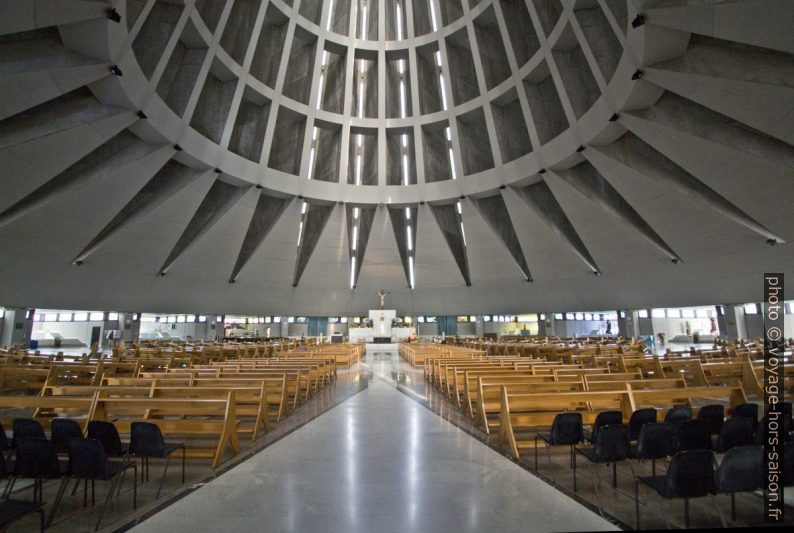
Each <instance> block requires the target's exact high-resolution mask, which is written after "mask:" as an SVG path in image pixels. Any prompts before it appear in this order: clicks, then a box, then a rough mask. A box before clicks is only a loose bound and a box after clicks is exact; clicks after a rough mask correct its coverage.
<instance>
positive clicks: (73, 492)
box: [71, 479, 80, 496]
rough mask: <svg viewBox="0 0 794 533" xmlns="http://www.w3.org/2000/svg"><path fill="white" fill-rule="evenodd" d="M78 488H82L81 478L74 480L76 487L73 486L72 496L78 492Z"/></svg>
mask: <svg viewBox="0 0 794 533" xmlns="http://www.w3.org/2000/svg"><path fill="white" fill-rule="evenodd" d="M78 488H80V480H79V479H78V480H77V481H75V482H74V487H73V488H72V494H71V495H72V496H74V495H75V494H77V489H78Z"/></svg>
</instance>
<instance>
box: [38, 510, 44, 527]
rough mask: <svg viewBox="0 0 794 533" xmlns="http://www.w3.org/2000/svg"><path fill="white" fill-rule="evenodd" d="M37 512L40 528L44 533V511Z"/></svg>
mask: <svg viewBox="0 0 794 533" xmlns="http://www.w3.org/2000/svg"><path fill="white" fill-rule="evenodd" d="M37 512H38V513H39V527H41V533H44V527H45V526H44V509H39V510H38V511H37Z"/></svg>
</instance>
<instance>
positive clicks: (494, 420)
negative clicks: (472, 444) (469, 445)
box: [472, 375, 585, 434]
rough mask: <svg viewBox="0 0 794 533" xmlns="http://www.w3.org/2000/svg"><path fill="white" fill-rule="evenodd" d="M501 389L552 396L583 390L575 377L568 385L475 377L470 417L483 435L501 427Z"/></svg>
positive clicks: (535, 378)
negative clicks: (475, 388) (473, 399)
mask: <svg viewBox="0 0 794 533" xmlns="http://www.w3.org/2000/svg"><path fill="white" fill-rule="evenodd" d="M503 388H504V389H506V390H507V391H508V392H510V393H512V394H531V393H544V394H553V393H558V392H581V391H584V390H585V388H584V382H583V380H582V378H579V377H577V376H574V377H571V378H570V380H569V381H551V380H550V376H514V377H508V376H488V375H481V376H478V378H477V399H476V402H475V403H476V408H475V409H474V410H473V413H472V417H473V418H475V421H476V422H477V423H478V424H479V425H480V427H482V428H483V430H484V431H485V433H488V434H490V433H491V428H498V427H499V425H500V419H499V415H500V412H501V407H502V403H501V396H502V389H503Z"/></svg>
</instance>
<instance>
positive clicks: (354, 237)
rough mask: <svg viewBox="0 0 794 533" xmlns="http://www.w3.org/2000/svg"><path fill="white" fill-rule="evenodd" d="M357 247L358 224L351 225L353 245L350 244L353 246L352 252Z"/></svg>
mask: <svg viewBox="0 0 794 533" xmlns="http://www.w3.org/2000/svg"><path fill="white" fill-rule="evenodd" d="M357 247H358V226H353V245H352V248H353V251H354V252H355V251H356V248H357Z"/></svg>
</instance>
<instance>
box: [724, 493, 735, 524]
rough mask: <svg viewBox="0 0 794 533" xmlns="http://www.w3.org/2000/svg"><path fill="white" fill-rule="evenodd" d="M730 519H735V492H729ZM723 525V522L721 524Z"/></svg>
mask: <svg viewBox="0 0 794 533" xmlns="http://www.w3.org/2000/svg"><path fill="white" fill-rule="evenodd" d="M731 520H736V493H735V492H731ZM723 527H724V524H723Z"/></svg>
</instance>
